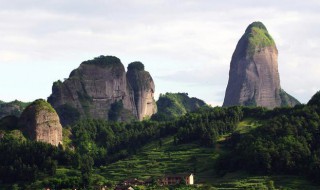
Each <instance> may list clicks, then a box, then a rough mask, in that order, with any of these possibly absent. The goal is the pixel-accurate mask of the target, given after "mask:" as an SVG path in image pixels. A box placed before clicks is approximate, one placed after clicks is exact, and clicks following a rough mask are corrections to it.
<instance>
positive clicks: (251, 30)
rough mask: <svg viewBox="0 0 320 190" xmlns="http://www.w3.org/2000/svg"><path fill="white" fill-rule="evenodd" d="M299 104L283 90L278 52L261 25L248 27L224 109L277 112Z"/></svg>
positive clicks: (235, 57)
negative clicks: (240, 107) (253, 108)
mask: <svg viewBox="0 0 320 190" xmlns="http://www.w3.org/2000/svg"><path fill="white" fill-rule="evenodd" d="M295 104H299V102H298V101H297V100H296V99H294V98H293V97H292V96H290V95H288V94H287V93H286V92H285V91H284V90H282V89H281V86H280V77H279V72H278V50H277V48H276V45H275V42H274V41H273V39H272V37H271V36H270V35H269V33H268V31H267V29H266V27H265V26H264V25H263V24H262V23H261V22H254V23H252V24H250V25H249V26H248V28H247V29H246V32H245V34H244V35H243V36H242V37H241V39H240V40H239V42H238V44H237V47H236V50H235V51H234V53H233V56H232V60H231V64H230V71H229V82H228V86H227V90H226V94H225V99H224V103H223V106H233V105H245V106H263V107H267V108H274V107H279V106H294V105H295Z"/></svg>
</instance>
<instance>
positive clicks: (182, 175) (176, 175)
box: [163, 173, 193, 178]
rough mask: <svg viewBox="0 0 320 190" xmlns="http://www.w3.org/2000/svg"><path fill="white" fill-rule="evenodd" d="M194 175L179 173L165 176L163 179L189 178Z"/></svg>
mask: <svg viewBox="0 0 320 190" xmlns="http://www.w3.org/2000/svg"><path fill="white" fill-rule="evenodd" d="M190 175H193V173H177V174H165V175H164V176H163V177H165V178H166V177H189V176H190Z"/></svg>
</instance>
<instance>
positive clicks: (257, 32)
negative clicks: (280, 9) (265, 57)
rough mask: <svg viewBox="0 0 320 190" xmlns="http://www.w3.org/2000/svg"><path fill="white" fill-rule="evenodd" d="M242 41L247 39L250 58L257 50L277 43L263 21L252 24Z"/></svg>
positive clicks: (247, 53) (247, 50) (247, 52)
mask: <svg viewBox="0 0 320 190" xmlns="http://www.w3.org/2000/svg"><path fill="white" fill-rule="evenodd" d="M240 41H245V44H246V48H245V49H246V55H248V56H249V57H250V58H251V57H252V56H253V55H254V53H255V52H256V51H260V50H261V49H262V48H264V47H268V46H274V45H275V42H274V40H273V39H272V37H271V36H270V34H269V32H268V30H267V28H266V27H265V26H264V25H263V23H261V22H253V23H252V24H250V25H249V26H248V28H247V29H246V32H245V34H244V35H243V36H242V37H241V39H240Z"/></svg>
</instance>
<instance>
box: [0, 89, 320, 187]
mask: <svg viewBox="0 0 320 190" xmlns="http://www.w3.org/2000/svg"><path fill="white" fill-rule="evenodd" d="M319 97H320V95H319V93H317V94H316V95H314V96H313V98H312V99H311V100H310V101H309V103H308V104H307V105H298V106H295V107H294V108H276V109H274V110H267V109H265V108H261V107H239V106H235V107H228V108H221V107H214V108H212V107H209V106H204V107H201V108H199V109H197V110H195V111H193V112H188V113H186V114H185V115H183V116H180V117H176V118H175V119H174V120H171V121H154V120H145V121H142V122H138V121H137V122H131V123H123V122H110V121H109V122H108V121H103V120H93V119H86V120H81V121H78V122H76V123H75V124H74V125H71V126H66V127H65V128H64V132H63V135H64V143H63V144H64V145H63V146H59V147H57V148H54V147H52V146H50V145H47V144H43V143H39V142H31V141H29V140H26V139H25V138H24V137H23V134H21V133H19V130H18V129H17V128H15V127H12V126H11V127H10V128H6V127H4V126H1V129H0V132H1V134H2V135H1V142H0V148H1V154H0V160H1V162H0V163H1V165H0V176H2V177H1V179H2V180H1V185H2V186H3V187H8V188H9V189H10V188H11V187H13V185H14V186H18V187H26V188H41V187H44V186H50V187H52V186H53V185H54V186H55V187H56V188H72V187H74V186H79V187H92V186H97V185H99V184H100V185H101V184H108V186H110V187H111V186H114V185H115V184H116V183H117V182H119V181H120V180H124V179H125V178H126V176H131V177H137V178H146V177H147V176H145V175H142V174H139V172H136V173H132V171H131V172H130V171H129V170H127V171H126V168H134V167H135V166H134V165H132V166H129V165H128V166H127V167H124V169H123V168H122V169H120V168H121V167H123V166H121V165H119V167H117V168H118V169H114V167H113V169H112V167H111V166H112V165H113V164H117V163H121V161H123V160H126V159H129V160H130V159H133V160H134V158H139V159H141V160H142V159H146V161H147V162H148V159H150V160H149V161H150V164H151V163H153V165H152V168H153V169H154V170H155V169H157V168H158V167H162V168H163V169H165V168H164V167H166V169H165V170H159V168H158V169H157V172H156V173H154V172H151V171H153V169H151V168H150V175H149V176H150V177H152V173H154V174H155V176H154V177H157V176H159V175H161V173H162V172H163V175H164V174H165V172H166V171H171V172H173V171H179V172H181V171H180V170H174V168H171V169H172V170H170V167H171V163H172V162H173V161H174V159H177V160H180V161H181V163H184V164H182V165H181V167H180V169H182V170H183V168H184V166H183V165H189V164H190V165H189V166H193V168H191V170H192V171H191V172H194V173H195V175H196V176H197V172H200V173H199V176H198V177H199V178H198V179H199V183H200V184H201V183H205V184H206V183H207V182H208V181H210V180H214V181H215V180H217V179H219V178H223V177H224V176H226V175H228V174H229V173H230V172H231V173H233V172H239V171H246V172H248V173H249V174H250V175H260V176H261V175H296V176H300V178H303V177H307V178H309V179H310V180H311V181H313V182H314V183H318V181H317V179H318V178H319V177H320V174H319V171H320V161H319V158H320V156H319V153H320V141H319V139H320V132H319V131H320V117H319V114H320V104H319V102H320V100H319V99H320V98H319ZM168 143H169V144H168ZM148 144H150V145H148ZM156 145H157V146H158V147H159V150H163V151H166V152H167V153H161V152H159V153H155V152H154V151H155V148H156V147H157V146H156ZM162 146H163V148H161V147H162ZM182 147H184V148H183V149H181V148H182ZM156 149H157V148H156ZM28 152H31V153H32V155H31V156H30V154H28ZM152 152H153V153H152ZM175 152H176V153H178V152H179V154H175ZM190 152H193V153H194V154H195V157H192V156H190ZM169 153H170V154H169ZM153 154H158V155H159V156H160V158H161V156H162V157H163V159H164V161H163V163H162V165H161V163H159V162H160V160H158V158H153V159H151V158H152V156H151V157H150V156H147V157H146V156H145V155H153ZM198 154H199V157H198V156H196V155H198ZM201 154H202V156H200V155H201ZM17 155H19V156H17ZM178 155H179V156H178ZM188 155H189V156H188ZM203 155H207V156H209V157H211V158H210V159H212V163H210V164H208V165H207V166H208V167H209V168H208V169H207V170H206V169H205V170H204V169H203V168H205V165H203V164H205V162H203V163H201V164H199V160H207V159H206V158H205V157H203ZM213 158H214V159H213ZM135 162H136V163H137V161H135ZM129 163H130V162H129ZM156 163H159V164H160V165H159V166H158V165H157V164H156ZM108 166H110V168H109V167H108ZM137 166H139V165H137ZM201 168H202V169H201ZM117 170H118V172H121V174H120V175H119V176H118V177H116V178H112V177H110V176H109V175H110V173H109V172H115V173H117ZM185 170H186V169H185ZM159 171H160V172H159ZM161 171H162V172H161ZM186 172H187V171H186ZM28 174H30V175H28ZM129 174H130V175H129ZM6 176H12V177H10V178H9V177H6ZM201 181H202V182H201ZM207 185H208V184H207ZM209 185H210V184H209ZM215 185H216V184H211V186H215ZM274 185H275V186H277V184H274ZM199 188H200V187H199Z"/></svg>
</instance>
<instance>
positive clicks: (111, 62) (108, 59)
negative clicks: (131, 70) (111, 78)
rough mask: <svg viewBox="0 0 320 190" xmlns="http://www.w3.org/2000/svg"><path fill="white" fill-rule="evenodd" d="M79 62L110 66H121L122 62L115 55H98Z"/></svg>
mask: <svg viewBox="0 0 320 190" xmlns="http://www.w3.org/2000/svg"><path fill="white" fill-rule="evenodd" d="M81 64H85V65H98V66H101V67H110V66H119V65H121V66H122V63H121V61H120V59H119V58H117V57H115V56H104V55H100V56H99V57H95V58H94V59H92V60H87V61H84V62H82V63H81Z"/></svg>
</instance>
